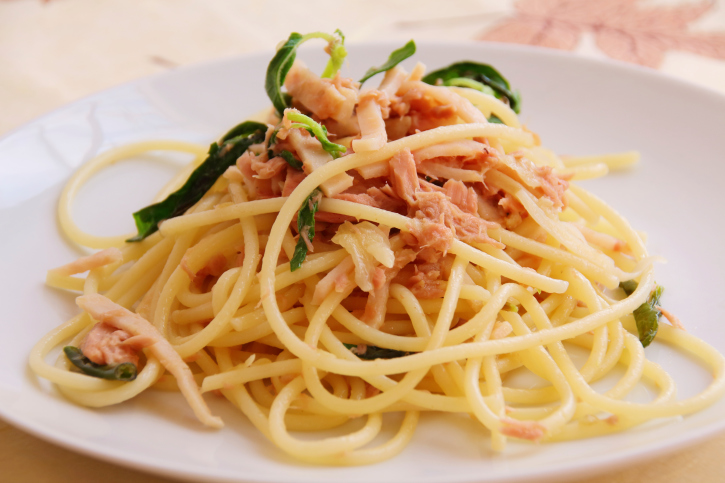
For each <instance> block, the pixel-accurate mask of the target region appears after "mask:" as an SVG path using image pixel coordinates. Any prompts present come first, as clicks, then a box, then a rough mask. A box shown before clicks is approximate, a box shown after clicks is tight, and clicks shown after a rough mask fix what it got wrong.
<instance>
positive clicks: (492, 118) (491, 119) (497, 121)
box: [488, 114, 505, 124]
mask: <svg viewBox="0 0 725 483" xmlns="http://www.w3.org/2000/svg"><path fill="white" fill-rule="evenodd" d="M488 122H490V123H493V124H505V123H504V122H503V121H502V120H501V118H499V117H498V116H497V115H496V114H491V116H489V118H488Z"/></svg>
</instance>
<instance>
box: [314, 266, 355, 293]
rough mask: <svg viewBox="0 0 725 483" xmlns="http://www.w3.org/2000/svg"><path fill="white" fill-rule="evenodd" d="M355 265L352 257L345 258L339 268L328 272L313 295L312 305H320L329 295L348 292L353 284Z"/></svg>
mask: <svg viewBox="0 0 725 483" xmlns="http://www.w3.org/2000/svg"><path fill="white" fill-rule="evenodd" d="M354 270H355V264H354V263H353V262H352V257H345V259H344V260H343V261H342V262H340V264H339V265H338V266H336V267H335V268H333V269H332V270H330V271H329V272H327V275H325V276H324V277H322V280H320V281H319V282H318V284H317V285H316V286H315V292H314V294H313V295H312V302H311V303H312V304H313V305H320V304H321V303H322V301H323V300H325V298H327V296H328V295H330V294H331V293H332V291H333V290H334V291H335V292H338V293H342V292H344V291H345V290H347V289H348V288H349V287H350V285H352V284H353V283H354V282H353V271H354Z"/></svg>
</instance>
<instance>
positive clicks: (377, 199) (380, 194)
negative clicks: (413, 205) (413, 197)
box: [335, 188, 406, 213]
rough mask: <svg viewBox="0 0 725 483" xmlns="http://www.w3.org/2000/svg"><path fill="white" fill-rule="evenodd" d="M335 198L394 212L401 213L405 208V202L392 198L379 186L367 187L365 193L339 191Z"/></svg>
mask: <svg viewBox="0 0 725 483" xmlns="http://www.w3.org/2000/svg"><path fill="white" fill-rule="evenodd" d="M335 198H337V199H339V200H345V201H352V202H354V203H360V204H361V205H367V206H372V207H375V208H380V209H381V210H386V211H393V212H396V213H401V212H404V211H405V210H406V204H405V202H403V201H402V200H400V199H398V198H393V197H392V196H390V195H388V194H386V193H385V192H384V191H382V190H381V189H380V188H369V189H368V190H367V193H359V194H352V193H340V194H339V195H336V196H335Z"/></svg>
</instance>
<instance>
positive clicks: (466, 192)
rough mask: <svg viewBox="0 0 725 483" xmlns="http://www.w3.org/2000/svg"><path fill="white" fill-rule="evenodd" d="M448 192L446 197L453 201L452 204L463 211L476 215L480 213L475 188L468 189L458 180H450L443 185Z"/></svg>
mask: <svg viewBox="0 0 725 483" xmlns="http://www.w3.org/2000/svg"><path fill="white" fill-rule="evenodd" d="M443 189H444V190H446V196H448V197H449V198H450V199H451V203H453V204H454V205H456V206H457V207H459V208H460V209H461V210H463V211H466V212H468V213H471V214H472V215H475V214H476V213H478V196H476V192H475V191H473V188H468V187H466V185H465V184H463V183H461V182H460V181H456V180H452V179H451V180H448V181H446V184H444V185H443Z"/></svg>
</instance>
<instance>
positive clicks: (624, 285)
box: [619, 280, 637, 297]
mask: <svg viewBox="0 0 725 483" xmlns="http://www.w3.org/2000/svg"><path fill="white" fill-rule="evenodd" d="M619 288H621V289H622V290H624V293H626V294H627V297H629V296H630V295H632V293H633V292H634V291H635V290H637V282H635V281H634V280H627V281H626V282H619Z"/></svg>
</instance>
